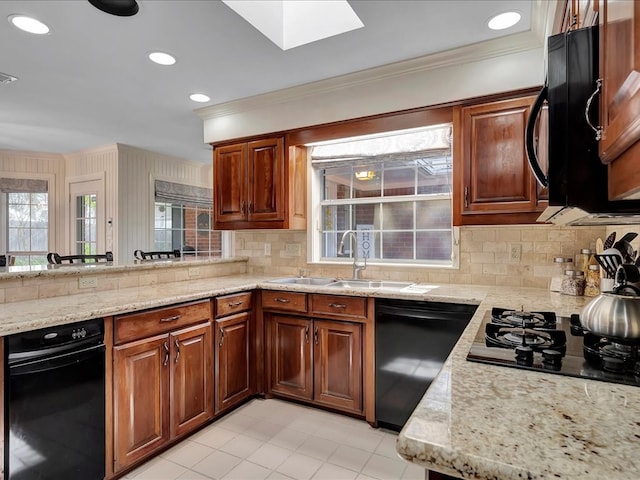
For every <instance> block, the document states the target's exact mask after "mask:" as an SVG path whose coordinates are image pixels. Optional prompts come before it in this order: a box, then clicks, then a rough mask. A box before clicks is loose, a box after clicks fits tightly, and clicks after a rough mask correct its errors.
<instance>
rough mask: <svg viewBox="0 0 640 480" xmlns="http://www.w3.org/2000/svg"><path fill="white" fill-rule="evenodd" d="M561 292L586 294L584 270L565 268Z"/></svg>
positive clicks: (564, 293) (574, 294)
mask: <svg viewBox="0 0 640 480" xmlns="http://www.w3.org/2000/svg"><path fill="white" fill-rule="evenodd" d="M560 293H562V294H563V295H573V296H577V297H579V296H581V295H584V272H583V271H581V270H565V272H564V278H563V279H562V286H561V287H560Z"/></svg>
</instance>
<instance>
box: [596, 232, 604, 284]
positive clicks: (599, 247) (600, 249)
mask: <svg viewBox="0 0 640 480" xmlns="http://www.w3.org/2000/svg"><path fill="white" fill-rule="evenodd" d="M603 251H604V242H603V241H602V239H601V238H600V237H598V239H597V240H596V253H597V254H598V255H599V254H601V253H602V252H603ZM600 278H604V268H602V267H600Z"/></svg>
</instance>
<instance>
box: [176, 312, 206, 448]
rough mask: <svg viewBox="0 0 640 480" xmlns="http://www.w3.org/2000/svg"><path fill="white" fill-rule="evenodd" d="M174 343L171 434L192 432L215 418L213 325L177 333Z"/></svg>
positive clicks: (199, 326) (186, 329)
mask: <svg viewBox="0 0 640 480" xmlns="http://www.w3.org/2000/svg"><path fill="white" fill-rule="evenodd" d="M170 341H171V358H170V363H171V365H172V368H171V372H172V378H171V433H172V436H173V437H176V436H179V435H182V434H184V433H187V432H190V431H192V430H193V429H194V428H196V427H198V426H200V425H202V424H203V423H204V422H206V421H207V420H209V419H210V418H211V417H212V416H213V336H212V335H211V324H209V323H206V324H200V325H196V326H194V327H189V328H185V329H182V330H178V331H177V332H174V333H172V334H171V335H170Z"/></svg>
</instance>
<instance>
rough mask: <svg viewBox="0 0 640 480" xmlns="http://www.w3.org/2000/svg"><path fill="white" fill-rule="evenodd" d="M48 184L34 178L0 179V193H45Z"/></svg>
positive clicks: (45, 181)
mask: <svg viewBox="0 0 640 480" xmlns="http://www.w3.org/2000/svg"><path fill="white" fill-rule="evenodd" d="M48 191H49V182H48V181H47V180H37V179H34V178H6V177H3V178H0V192H2V193H47V192H48Z"/></svg>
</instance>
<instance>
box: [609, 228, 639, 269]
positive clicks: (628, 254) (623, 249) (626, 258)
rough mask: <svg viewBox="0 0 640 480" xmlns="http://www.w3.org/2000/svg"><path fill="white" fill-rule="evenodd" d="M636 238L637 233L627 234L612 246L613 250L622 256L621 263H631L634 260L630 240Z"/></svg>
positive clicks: (634, 252)
mask: <svg viewBox="0 0 640 480" xmlns="http://www.w3.org/2000/svg"><path fill="white" fill-rule="evenodd" d="M637 236H638V234H637V233H634V232H631V233H627V234H626V235H625V236H624V237H622V238H621V239H620V240H618V241H617V242H616V243H614V244H613V248H615V249H617V250H619V251H620V253H621V254H622V263H632V262H633V261H634V260H635V258H636V253H637V252H636V251H635V250H634V249H633V247H632V246H631V240H633V239H634V238H636V237H637Z"/></svg>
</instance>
